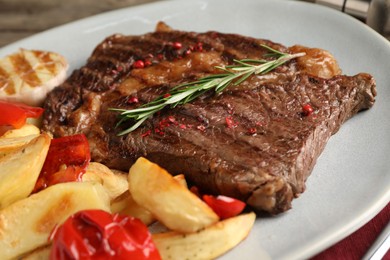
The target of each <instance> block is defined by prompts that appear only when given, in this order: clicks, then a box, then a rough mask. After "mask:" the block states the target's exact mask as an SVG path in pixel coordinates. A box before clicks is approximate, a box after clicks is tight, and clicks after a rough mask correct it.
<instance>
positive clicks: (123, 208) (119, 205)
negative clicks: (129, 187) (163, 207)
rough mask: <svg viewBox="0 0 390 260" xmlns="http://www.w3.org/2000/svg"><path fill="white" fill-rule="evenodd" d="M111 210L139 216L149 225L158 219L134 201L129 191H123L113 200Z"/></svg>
mask: <svg viewBox="0 0 390 260" xmlns="http://www.w3.org/2000/svg"><path fill="white" fill-rule="evenodd" d="M111 212H112V213H120V214H124V215H130V216H133V217H136V218H139V219H140V220H141V221H142V222H143V223H144V224H145V225H147V226H149V225H150V224H152V223H153V222H154V221H156V219H155V218H154V217H153V214H152V213H151V212H150V211H148V210H147V209H145V208H144V207H142V206H140V205H138V204H137V203H136V202H135V201H134V199H133V197H132V196H131V195H130V192H129V191H127V192H125V193H123V194H122V195H121V196H119V197H117V198H116V199H115V200H114V201H112V202H111Z"/></svg>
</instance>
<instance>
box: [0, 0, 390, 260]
mask: <svg viewBox="0 0 390 260" xmlns="http://www.w3.org/2000/svg"><path fill="white" fill-rule="evenodd" d="M159 20H163V21H165V22H167V23H168V24H169V25H171V26H173V27H174V28H177V29H182V30H192V31H207V30H218V31H221V32H233V33H240V34H243V35H248V36H254V37H259V38H260V37H261V38H267V39H272V40H273V41H276V42H280V43H283V44H284V45H293V44H302V45H307V46H313V47H314V46H315V47H321V48H324V49H327V50H329V51H330V52H332V53H333V54H334V56H335V57H336V58H337V59H338V60H339V63H340V66H341V68H342V69H343V71H344V73H345V74H349V75H352V74H356V73H359V72H369V73H371V74H372V75H374V77H375V78H376V80H377V85H378V97H377V102H376V104H375V106H374V107H373V108H372V109H371V110H369V111H366V112H363V113H360V114H359V115H357V116H355V117H354V118H352V119H351V120H349V121H348V122H347V123H346V124H345V125H343V126H342V128H341V130H340V131H339V132H338V133H337V134H336V135H335V136H333V137H332V138H331V140H330V142H329V143H328V145H327V147H326V149H325V151H324V152H323V154H322V155H321V157H320V158H319V160H318V163H317V165H316V166H315V169H314V171H313V173H312V175H311V177H310V178H309V180H308V182H307V191H306V192H305V193H304V194H303V195H302V196H301V197H300V198H299V199H297V200H295V201H294V203H293V209H292V210H290V211H289V212H287V213H285V214H283V215H280V216H277V217H270V218H261V219H257V221H256V224H255V227H254V229H253V231H252V232H251V234H250V236H249V237H248V238H247V240H246V241H245V242H244V243H242V244H240V245H239V246H238V247H237V248H235V249H234V250H232V251H231V252H229V253H228V254H226V255H225V256H223V257H222V259H225V260H226V259H261V257H266V256H267V255H269V256H270V257H271V258H273V259H303V258H308V257H310V256H313V255H314V254H316V253H318V252H320V251H322V250H323V249H325V248H326V247H328V246H330V245H332V244H334V243H336V242H337V241H338V240H341V239H342V238H343V237H346V236H347V235H349V234H350V233H352V232H353V231H354V230H356V229H358V228H359V227H360V226H362V225H363V224H364V223H366V222H367V221H368V220H369V219H371V218H372V217H373V216H374V215H375V214H376V213H378V212H379V211H380V209H381V208H383V207H384V206H385V205H386V204H387V203H388V202H389V198H390V160H389V155H390V116H389V111H390V77H389V71H390V62H389V57H390V44H389V42H388V41H386V40H385V39H384V38H382V37H381V36H380V35H379V34H377V33H375V32H374V31H372V30H371V29H370V28H368V27H366V26H365V25H364V24H362V23H360V22H359V21H356V20H355V19H353V18H351V17H348V16H346V15H344V14H342V13H339V12H337V11H333V10H330V9H328V8H325V7H321V6H317V5H313V4H308V3H303V2H295V1H275V0H270V1H265V0H263V1H259V0H250V1H249V0H248V1H235V0H213V1H183V0H181V1H162V2H159V3H156V4H149V5H143V6H138V7H134V8H128V9H121V10H118V11H114V12H109V13H105V14H101V15H98V16H94V17H91V18H88V19H84V20H80V21H77V22H74V23H71V24H68V25H65V26H61V27H58V28H56V29H53V30H49V31H46V32H44V33H40V34H37V35H35V36H33V37H30V38H28V39H25V40H22V41H19V42H16V43H14V44H11V45H9V46H7V47H5V48H3V49H1V50H0V56H4V55H6V54H9V53H11V52H13V51H15V50H17V49H18V48H20V47H23V48H36V49H44V50H51V51H56V52H59V53H61V54H63V55H64V56H65V57H67V59H68V60H69V61H70V64H71V69H74V68H76V67H79V66H81V65H82V64H84V63H85V61H86V59H87V57H88V56H89V55H90V54H91V52H92V50H93V48H94V47H95V46H96V45H97V44H98V43H99V42H100V41H102V40H103V39H104V38H105V37H106V36H108V35H110V34H113V33H124V34H142V33H146V32H150V31H152V30H153V29H154V27H155V24H156V22H157V21H159Z"/></svg>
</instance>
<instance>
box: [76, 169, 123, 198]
mask: <svg viewBox="0 0 390 260" xmlns="http://www.w3.org/2000/svg"><path fill="white" fill-rule="evenodd" d="M82 179H83V181H84V182H98V183H100V184H102V185H103V187H104V189H105V190H106V191H107V194H108V196H109V197H110V199H111V200H113V199H115V198H116V197H118V196H119V195H121V194H123V193H124V192H125V191H127V190H128V189H129V185H128V182H127V175H126V174H122V173H121V172H119V171H116V174H114V172H113V171H111V170H110V169H109V168H108V167H107V166H105V165H103V164H101V163H96V162H91V163H90V164H89V165H88V167H87V171H86V172H85V173H84V174H83V177H82Z"/></svg>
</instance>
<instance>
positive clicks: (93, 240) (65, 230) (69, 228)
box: [50, 210, 161, 260]
mask: <svg viewBox="0 0 390 260" xmlns="http://www.w3.org/2000/svg"><path fill="white" fill-rule="evenodd" d="M50 240H52V241H53V245H52V249H51V252H50V259H51V260H65V259H86V260H88V259H133V260H141V259H145V260H149V259H150V260H154V259H161V257H160V254H159V253H158V251H157V249H156V247H155V245H154V243H153V241H152V236H151V234H150V233H149V230H148V228H147V227H146V226H145V224H143V223H142V222H141V221H140V220H139V219H137V218H134V217H131V216H122V215H118V214H113V215H112V214H110V213H107V212H105V211H102V210H84V211H80V212H78V213H76V214H74V215H73V216H71V217H70V218H68V219H67V220H66V221H65V223H64V224H62V225H61V226H59V227H57V228H56V229H54V231H53V232H52V234H51V236H50Z"/></svg>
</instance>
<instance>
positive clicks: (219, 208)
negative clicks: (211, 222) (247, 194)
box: [202, 195, 245, 219]
mask: <svg viewBox="0 0 390 260" xmlns="http://www.w3.org/2000/svg"><path fill="white" fill-rule="evenodd" d="M202 198H203V200H204V201H205V202H206V203H207V205H209V206H210V208H212V209H213V210H214V212H215V213H216V214H217V215H218V216H219V217H220V218H221V219H226V218H231V217H234V216H236V215H238V214H240V213H241V212H242V211H243V210H244V208H245V203H244V202H242V201H240V200H237V199H233V198H230V197H226V196H222V195H219V196H217V197H215V196H212V195H203V197H202Z"/></svg>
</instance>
